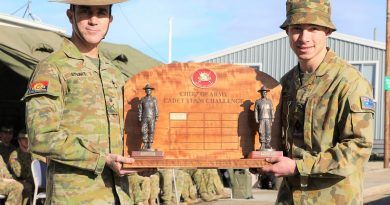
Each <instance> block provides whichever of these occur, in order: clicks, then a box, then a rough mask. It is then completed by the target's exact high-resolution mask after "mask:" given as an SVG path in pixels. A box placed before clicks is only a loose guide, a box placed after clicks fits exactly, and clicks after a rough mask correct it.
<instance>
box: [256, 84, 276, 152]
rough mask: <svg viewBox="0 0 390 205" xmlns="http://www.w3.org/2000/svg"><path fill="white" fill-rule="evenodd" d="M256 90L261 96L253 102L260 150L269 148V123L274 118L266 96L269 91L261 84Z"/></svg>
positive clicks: (269, 101) (270, 123) (270, 104)
mask: <svg viewBox="0 0 390 205" xmlns="http://www.w3.org/2000/svg"><path fill="white" fill-rule="evenodd" d="M257 92H259V93H260V94H261V98H260V99H258V100H256V103H255V119H256V123H257V124H259V134H260V144H261V147H260V150H267V149H271V146H270V142H271V125H272V120H273V118H274V117H273V109H272V101H271V100H269V99H268V98H267V92H269V89H268V88H267V87H265V86H262V87H261V89H260V90H258V91H257Z"/></svg>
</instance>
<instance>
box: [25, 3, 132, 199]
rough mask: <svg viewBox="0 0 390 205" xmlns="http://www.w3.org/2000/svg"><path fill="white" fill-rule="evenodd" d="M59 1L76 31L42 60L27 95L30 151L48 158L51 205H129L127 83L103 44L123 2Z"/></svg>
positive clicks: (31, 80) (48, 189)
mask: <svg viewBox="0 0 390 205" xmlns="http://www.w3.org/2000/svg"><path fill="white" fill-rule="evenodd" d="M56 1H57V2H62V3H68V4H70V8H69V9H68V10H67V16H68V18H69V21H70V22H71V24H72V28H73V31H72V36H71V37H70V39H68V38H65V39H64V41H63V43H62V46H61V47H60V48H59V50H58V51H56V52H55V53H53V54H51V55H50V56H49V57H48V58H46V59H45V60H43V61H41V62H40V63H39V64H38V65H37V67H36V69H35V70H34V73H33V74H32V76H31V79H30V82H29V84H28V90H27V92H26V94H25V96H24V100H25V102H26V122H27V130H28V135H29V140H30V145H31V147H30V151H31V152H33V153H35V154H39V155H43V156H45V157H47V158H48V161H49V162H48V173H47V186H46V193H47V198H46V204H127V203H128V202H129V201H130V198H129V190H128V180H127V176H124V175H125V174H128V173H131V172H134V170H123V169H122V163H132V162H134V159H132V158H127V157H123V156H122V153H123V127H124V118H123V86H124V80H123V77H122V75H121V72H120V71H119V69H117V68H116V67H115V66H114V65H113V64H112V63H111V62H110V61H109V60H108V59H106V58H105V57H104V56H103V54H102V53H101V50H100V49H99V44H100V42H101V40H102V39H103V38H104V37H105V35H106V33H107V31H108V28H109V25H110V23H111V22H112V19H113V17H112V15H111V7H112V4H114V3H119V2H124V1H126V0H100V1H93V0H56Z"/></svg>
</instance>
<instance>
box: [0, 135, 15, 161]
mask: <svg viewBox="0 0 390 205" xmlns="http://www.w3.org/2000/svg"><path fill="white" fill-rule="evenodd" d="M14 150H16V147H15V146H13V145H12V144H10V145H8V146H7V145H5V144H4V143H3V142H1V141H0V156H2V157H3V160H4V162H5V163H6V164H8V160H9V156H10V155H11V153H12V152H13V151H14Z"/></svg>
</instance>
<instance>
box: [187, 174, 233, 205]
mask: <svg viewBox="0 0 390 205" xmlns="http://www.w3.org/2000/svg"><path fill="white" fill-rule="evenodd" d="M187 172H188V173H189V174H190V175H191V177H192V179H193V180H194V182H195V185H196V188H197V191H198V193H199V194H200V198H201V199H202V200H204V201H207V202H208V201H216V200H218V199H222V198H229V197H230V195H229V194H228V193H226V192H225V191H224V186H223V184H222V181H221V178H220V177H219V174H218V170H217V169H191V170H187Z"/></svg>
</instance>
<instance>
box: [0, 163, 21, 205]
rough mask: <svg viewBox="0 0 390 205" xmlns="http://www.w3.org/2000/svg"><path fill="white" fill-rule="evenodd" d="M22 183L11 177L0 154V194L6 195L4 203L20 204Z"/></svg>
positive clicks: (8, 204)
mask: <svg viewBox="0 0 390 205" xmlns="http://www.w3.org/2000/svg"><path fill="white" fill-rule="evenodd" d="M22 191H23V185H22V184H21V183H19V182H18V181H16V180H14V179H12V175H11V174H10V173H9V171H8V169H7V164H5V162H4V160H3V157H1V156H0V194H4V195H6V196H7V198H6V201H5V205H18V204H22Z"/></svg>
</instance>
